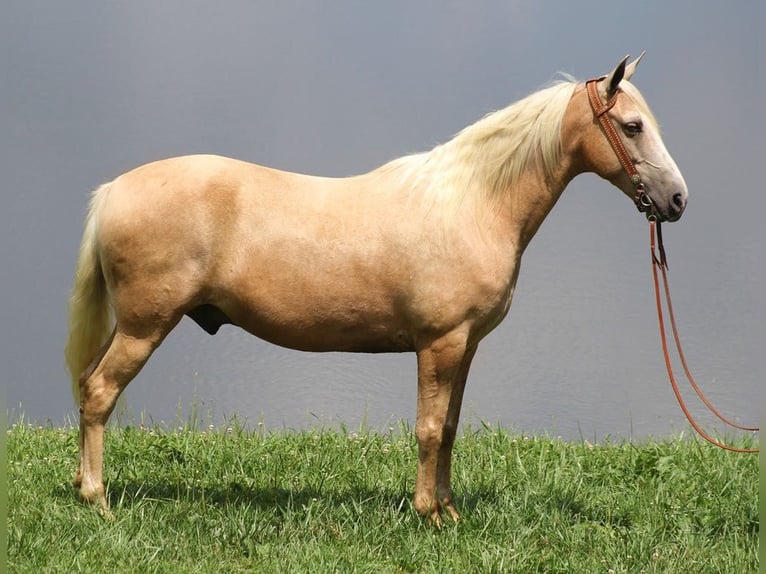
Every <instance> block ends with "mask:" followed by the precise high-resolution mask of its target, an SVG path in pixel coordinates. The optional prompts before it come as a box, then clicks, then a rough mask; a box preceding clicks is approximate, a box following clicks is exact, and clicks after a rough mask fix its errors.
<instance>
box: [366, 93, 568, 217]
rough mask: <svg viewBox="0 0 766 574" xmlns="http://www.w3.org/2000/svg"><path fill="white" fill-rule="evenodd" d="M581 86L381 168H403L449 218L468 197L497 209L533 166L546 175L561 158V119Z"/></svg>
mask: <svg viewBox="0 0 766 574" xmlns="http://www.w3.org/2000/svg"><path fill="white" fill-rule="evenodd" d="M576 85H577V84H576V82H574V81H562V82H557V83H555V84H553V85H551V86H550V87H548V88H545V89H542V90H540V91H538V92H535V93H533V94H531V95H529V96H527V97H526V98H524V99H522V100H520V101H518V102H516V103H514V104H511V105H510V106H508V107H506V108H504V109H502V110H498V111H496V112H492V113H490V114H487V115H486V116H484V117H483V118H482V119H480V120H479V121H477V122H476V123H474V124H472V125H470V126H468V127H466V128H464V129H463V130H461V131H460V132H459V133H458V134H457V135H456V136H455V137H453V138H452V139H451V140H450V141H448V142H446V143H444V144H441V145H438V146H436V147H435V148H434V149H432V150H431V151H430V152H426V153H421V154H416V155H411V156H405V157H402V158H399V159H397V160H394V161H392V162H390V163H389V164H386V165H384V166H382V167H381V168H380V169H381V170H392V169H401V170H402V177H403V178H404V179H405V180H406V181H407V182H408V183H409V185H411V189H412V192H413V193H417V194H418V195H419V196H421V199H422V201H423V202H424V203H426V204H427V205H428V206H429V207H431V208H438V209H440V210H441V211H442V212H443V213H444V214H445V215H447V214H449V213H455V212H456V211H457V209H458V207H459V206H460V205H461V204H462V202H463V201H464V200H465V199H467V198H472V199H473V200H474V201H476V202H479V203H481V204H482V205H484V206H485V207H486V208H487V209H490V210H492V208H493V207H494V206H496V205H497V204H498V203H499V202H500V200H501V199H502V197H503V194H505V193H507V192H508V190H509V189H510V188H512V187H513V185H514V184H515V183H516V182H517V181H518V178H519V176H520V175H521V173H522V172H523V171H524V170H525V169H526V168H527V166H528V165H529V164H530V162H534V161H537V160H538V159H540V160H542V166H543V169H544V170H545V172H546V174H548V173H550V172H551V170H552V169H553V168H554V167H555V166H556V164H557V162H558V161H559V156H560V154H561V141H560V131H561V120H562V118H563V116H564V112H565V111H566V108H567V104H568V103H569V100H570V99H571V97H572V93H573V91H574V89H575V86H576Z"/></svg>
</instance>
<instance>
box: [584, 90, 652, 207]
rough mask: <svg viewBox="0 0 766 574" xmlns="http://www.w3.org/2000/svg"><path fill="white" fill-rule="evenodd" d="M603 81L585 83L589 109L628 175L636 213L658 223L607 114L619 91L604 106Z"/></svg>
mask: <svg viewBox="0 0 766 574" xmlns="http://www.w3.org/2000/svg"><path fill="white" fill-rule="evenodd" d="M603 79H604V78H603V77H602V78H594V79H592V80H588V81H587V82H585V88H586V90H587V92H588V100H590V107H591V108H592V109H593V115H595V116H596V119H598V122H599V123H600V124H601V129H603V130H604V134H605V135H606V139H607V140H609V143H610V144H611V146H612V149H613V150H614V153H615V154H616V155H617V159H618V160H620V164H621V165H622V169H624V170H625V173H626V174H628V177H629V178H630V183H632V184H633V189H634V190H635V194H634V195H633V201H634V203H635V204H636V207H637V208H638V211H640V212H641V213H646V218H647V219H648V220H649V221H659V217H658V216H657V210H656V209H655V207H654V202H653V201H652V198H651V197H649V194H648V193H646V187H645V186H644V184H643V182H642V181H641V174H640V173H638V170H637V169H636V166H635V164H634V163H633V160H632V159H630V155H629V154H628V150H626V149H625V146H624V145H623V143H622V139H621V138H620V136H619V134H618V133H617V129H616V128H615V127H614V122H612V119H611V118H610V117H609V114H608V113H607V112H608V111H609V110H611V109H612V108H613V107H614V104H615V103H616V102H617V96H618V95H619V94H620V90H616V91H615V93H614V94H612V97H611V98H609V100H608V101H607V102H606V104H604V103H603V102H602V101H601V96H599V95H598V83H599V82H600V81H601V80H603Z"/></svg>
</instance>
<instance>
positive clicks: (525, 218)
mask: <svg viewBox="0 0 766 574" xmlns="http://www.w3.org/2000/svg"><path fill="white" fill-rule="evenodd" d="M574 175H575V173H574V172H573V171H572V169H571V168H570V165H569V162H568V161H567V159H566V158H563V157H562V161H561V162H560V164H559V166H558V167H557V168H556V169H555V170H554V171H553V172H552V173H551V174H549V175H548V176H546V174H545V173H544V171H543V169H542V167H540V165H539V162H530V166H529V167H528V169H527V170H525V171H524V172H523V173H522V174H521V176H520V177H519V179H518V181H517V182H516V183H515V185H514V186H513V187H512V188H511V189H509V190H507V193H506V194H505V196H504V200H503V202H502V205H501V206H500V208H499V210H498V213H497V217H498V218H499V219H501V220H502V221H503V224H502V227H503V228H504V234H506V235H507V238H508V239H509V240H510V241H511V242H513V243H514V245H516V246H518V247H520V248H521V250H522V251H523V250H524V249H525V248H526V247H527V245H528V244H529V242H530V241H531V240H532V237H534V235H535V233H536V232H537V230H538V229H539V228H540V225H541V224H542V222H543V220H544V219H545V218H546V216H547V215H548V214H549V213H550V211H551V209H553V206H554V205H555V204H556V202H557V201H558V199H559V197H561V194H562V193H563V191H564V189H565V188H566V186H567V185H568V184H569V182H570V181H571V180H572V178H573V177H574Z"/></svg>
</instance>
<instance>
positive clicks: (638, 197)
mask: <svg viewBox="0 0 766 574" xmlns="http://www.w3.org/2000/svg"><path fill="white" fill-rule="evenodd" d="M602 79H603V78H595V79H592V80H588V81H587V82H586V83H585V87H586V90H587V92H588V100H589V101H590V105H591V108H592V109H593V114H594V116H595V117H596V119H598V121H599V124H601V128H602V129H603V130H604V134H605V135H606V138H607V140H608V141H609V143H610V144H611V146H612V149H613V150H614V153H615V154H616V155H617V159H618V160H619V161H620V164H621V165H622V167H623V169H624V170H625V173H626V174H627V175H628V177H629V178H630V182H631V183H632V184H633V188H634V189H635V194H634V196H633V201H634V202H635V204H636V207H637V208H638V211H640V212H641V213H645V214H646V218H647V219H648V220H649V234H650V241H649V243H650V248H651V255H652V275H653V277H654V295H655V300H656V303H657V319H658V322H659V327H660V339H661V340H662V353H663V355H664V358H665V367H666V368H667V371H668V379H669V380H670V386H671V387H672V388H673V394H675V396H676V399H677V400H678V404H679V405H680V406H681V410H682V411H683V413H684V415H686V419H687V420H688V421H689V424H691V426H692V428H693V429H694V430H695V431H697V433H698V434H699V435H700V436H701V437H702V438H704V439H705V440H706V441H708V442H709V443H711V444H714V445H715V446H717V447H719V448H722V449H725V450H729V451H733V452H744V453H757V452H759V450H760V449H757V448H752V449H751V448H738V447H735V446H731V445H728V444H725V443H722V442H720V441H718V440H716V439H714V438H713V437H711V436H710V435H709V434H707V433H706V432H705V431H704V430H703V429H702V428H701V427H700V426H699V424H698V423H697V422H696V421H695V420H694V418H693V417H692V415H691V412H690V411H689V409H688V408H687V406H686V403H685V402H684V399H683V397H682V396H681V392H680V391H679V390H678V383H677V382H676V378H675V376H674V374H673V367H672V365H671V361H670V352H669V350H668V342H667V336H666V329H665V318H664V316H663V311H662V297H661V296H660V283H659V275H660V273H661V274H662V282H663V287H664V292H665V302H666V306H667V310H668V315H669V317H670V324H671V329H672V331H673V339H674V341H675V344H676V350H677V351H678V356H679V358H680V360H681V365H682V366H683V369H684V373H685V374H686V378H687V380H688V381H689V383H690V384H691V386H692V388H693V389H694V391H695V392H696V393H697V396H699V398H700V399H701V400H702V402H703V403H705V406H707V408H708V409H709V410H710V412H712V413H713V414H714V415H715V416H716V417H718V419H720V420H721V421H723V422H724V423H726V424H727V425H729V426H731V427H733V428H735V429H739V430H743V431H752V432H757V431H759V430H760V429H759V428H758V427H745V426H741V425H738V424H736V423H733V422H731V421H730V420H728V419H727V418H726V417H724V416H723V415H722V414H721V413H719V412H718V410H717V409H716V408H715V407H714V406H713V405H712V404H711V403H710V401H709V400H708V398H707V397H706V396H705V395H704V393H703V392H702V390H701V389H700V388H699V386H698V385H697V382H696V381H695V380H694V377H692V374H691V372H690V371H689V367H688V365H687V363H686V357H685V356H684V352H683V349H682V347H681V339H680V337H679V335H678V327H677V325H676V318H675V315H674V313H673V303H672V300H671V297H670V287H669V286H668V262H667V257H666V255H665V247H664V245H663V243H662V228H661V226H660V217H659V216H658V214H657V211H656V208H655V205H654V202H653V201H652V199H651V198H650V197H649V195H648V194H647V193H646V188H645V186H644V184H643V182H642V181H641V175H640V174H639V173H638V170H637V169H636V166H635V165H634V163H633V160H632V159H631V158H630V155H629V154H628V152H627V150H626V149H625V146H624V144H623V143H622V139H621V138H620V136H619V134H618V133H617V129H616V128H615V126H614V123H613V122H612V120H611V118H610V117H609V114H608V113H607V112H609V110H610V109H612V107H613V106H614V104H615V102H616V100H617V95H618V94H619V93H620V90H619V89H618V90H617V91H616V92H615V93H614V94H613V95H612V96H611V97H610V98H609V100H608V101H607V102H606V103H604V102H602V101H601V97H600V96H599V94H598V82H599V81H601V80H602ZM655 238H656V239H655ZM658 270H659V272H658Z"/></svg>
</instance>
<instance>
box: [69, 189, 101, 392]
mask: <svg viewBox="0 0 766 574" xmlns="http://www.w3.org/2000/svg"><path fill="white" fill-rule="evenodd" d="M110 186H111V184H108V183H107V184H104V185H102V186H101V187H99V188H98V189H97V190H96V191H95V192H93V197H92V198H91V202H90V208H89V210H88V217H87V219H86V220H85V231H84V232H83V236H82V241H81V242H80V253H79V255H78V257H77V270H76V271H75V277H74V286H73V287H72V294H71V296H70V298H69V337H68V339H67V344H66V349H65V351H64V355H65V357H66V363H67V367H68V369H69V374H70V376H71V377H72V394H73V396H74V400H75V404H79V402H80V384H79V380H80V375H81V374H82V373H83V371H85V369H86V368H87V367H88V365H89V364H90V363H91V361H92V360H93V359H94V358H95V356H96V354H97V353H98V352H99V349H100V348H101V346H102V345H103V344H104V341H105V340H106V337H107V335H108V334H109V330H110V328H111V323H112V312H111V308H110V305H109V301H108V293H107V289H106V281H105V280H104V274H103V272H102V269H101V262H100V260H99V253H98V238H97V234H98V213H99V206H100V205H101V203H102V202H103V200H104V197H105V196H106V195H107V192H108V191H109V188H110Z"/></svg>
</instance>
